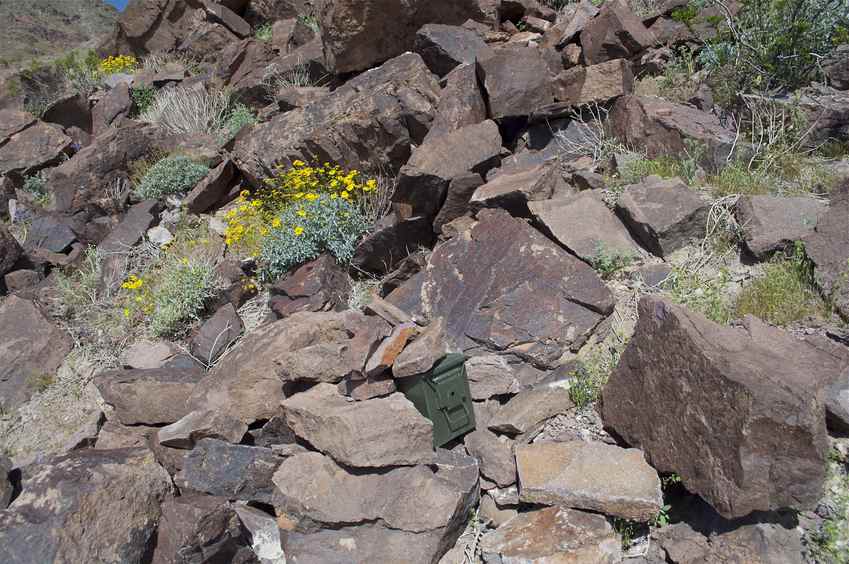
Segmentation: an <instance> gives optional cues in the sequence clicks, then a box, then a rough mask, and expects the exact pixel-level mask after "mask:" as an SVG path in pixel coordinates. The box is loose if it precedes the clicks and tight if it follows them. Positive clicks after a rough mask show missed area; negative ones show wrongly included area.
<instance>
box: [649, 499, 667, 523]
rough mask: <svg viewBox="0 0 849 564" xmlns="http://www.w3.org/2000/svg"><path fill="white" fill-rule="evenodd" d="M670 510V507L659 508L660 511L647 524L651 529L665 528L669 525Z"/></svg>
mask: <svg viewBox="0 0 849 564" xmlns="http://www.w3.org/2000/svg"><path fill="white" fill-rule="evenodd" d="M670 509H672V507H671V506H670V505H664V506H663V507H661V508H660V511H658V512H657V514H656V515H655V516H654V517H652V519H651V521H649V524H650V525H651V526H652V527H658V528H660V527H665V526H667V525H668V524H669V510H670Z"/></svg>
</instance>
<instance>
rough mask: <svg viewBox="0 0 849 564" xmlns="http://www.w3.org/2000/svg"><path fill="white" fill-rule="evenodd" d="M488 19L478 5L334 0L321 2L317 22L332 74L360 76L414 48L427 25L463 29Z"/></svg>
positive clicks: (471, 0) (467, 0)
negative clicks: (357, 73)
mask: <svg viewBox="0 0 849 564" xmlns="http://www.w3.org/2000/svg"><path fill="white" fill-rule="evenodd" d="M484 17H485V16H484V14H483V12H482V11H481V8H480V5H479V4H478V0H435V1H434V0H430V1H426V0H412V1H410V2H405V3H398V2H393V1H392V0H368V1H365V2H363V1H359V0H336V1H334V2H327V1H324V2H321V3H320V5H319V6H318V20H319V27H320V29H321V39H322V42H323V43H324V51H325V54H326V56H327V62H328V65H329V69H330V70H331V71H332V72H333V73H334V74H344V73H349V72H352V71H362V70H366V69H368V68H371V67H374V66H375V65H376V64H379V63H382V62H383V61H386V60H388V59H391V58H392V57H396V56H398V55H400V54H401V53H404V52H405V51H410V50H412V49H413V47H414V44H415V39H416V31H417V30H418V29H419V28H421V27H422V26H423V25H425V24H446V25H460V24H462V23H463V22H465V21H466V20H468V19H474V20H480V19H483V18H484Z"/></svg>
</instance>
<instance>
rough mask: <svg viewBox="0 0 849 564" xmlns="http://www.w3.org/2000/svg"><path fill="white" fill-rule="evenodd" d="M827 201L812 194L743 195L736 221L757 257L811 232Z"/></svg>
mask: <svg viewBox="0 0 849 564" xmlns="http://www.w3.org/2000/svg"><path fill="white" fill-rule="evenodd" d="M826 211H828V204H825V203H823V202H821V201H820V200H815V199H813V198H801V197H798V198H790V197H780V196H744V197H742V198H740V200H739V201H738V202H737V206H736V209H735V214H736V216H737V222H738V223H739V224H740V225H741V226H742V227H743V231H744V233H745V245H746V249H747V250H748V251H749V252H750V253H751V254H752V256H754V257H755V258H757V259H759V260H765V259H767V258H769V257H770V255H772V254H773V253H776V252H780V251H789V250H792V248H793V243H794V242H795V241H798V240H800V239H802V238H804V237H805V236H807V235H809V234H811V233H812V232H813V230H814V228H815V227H816V226H817V222H818V221H819V219H820V217H822V216H823V215H824V214H825V213H826Z"/></svg>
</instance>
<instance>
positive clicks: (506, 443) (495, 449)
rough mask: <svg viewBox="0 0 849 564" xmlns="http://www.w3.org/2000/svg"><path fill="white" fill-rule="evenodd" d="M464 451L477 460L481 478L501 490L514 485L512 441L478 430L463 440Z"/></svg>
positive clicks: (514, 466) (514, 470) (484, 430)
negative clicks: (489, 481)
mask: <svg viewBox="0 0 849 564" xmlns="http://www.w3.org/2000/svg"><path fill="white" fill-rule="evenodd" d="M463 442H464V443H465V445H466V450H467V451H468V453H469V454H470V455H471V456H474V457H475V458H477V459H478V463H479V464H480V472H481V476H483V477H484V478H486V479H488V480H491V481H493V482H495V483H496V484H498V486H500V487H502V488H506V487H508V486H512V485H513V484H515V483H516V460H515V459H514V457H513V440H512V439H508V438H507V437H503V436H502V437H499V436H498V435H496V434H495V433H493V432H491V431H488V430H487V429H478V430H477V431H474V432H473V433H469V434H468V435H466V436H465V437H464V438H463Z"/></svg>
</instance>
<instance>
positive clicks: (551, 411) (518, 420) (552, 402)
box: [488, 387, 575, 435]
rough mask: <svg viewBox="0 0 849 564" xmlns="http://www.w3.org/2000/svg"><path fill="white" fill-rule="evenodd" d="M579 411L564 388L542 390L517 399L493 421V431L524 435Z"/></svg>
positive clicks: (504, 406) (503, 406) (498, 413)
mask: <svg viewBox="0 0 849 564" xmlns="http://www.w3.org/2000/svg"><path fill="white" fill-rule="evenodd" d="M574 408H575V404H574V403H572V400H570V399H569V392H568V391H567V390H565V389H564V388H560V387H551V388H538V389H533V390H527V391H524V392H521V393H519V394H517V395H515V396H513V397H512V398H511V399H510V401H508V402H507V403H505V404H504V405H502V406H501V407H500V408H499V409H498V411H496V412H495V414H494V415H493V416H492V418H490V420H489V423H488V426H489V428H490V429H491V430H493V431H496V432H498V433H505V434H507V435H520V434H522V433H527V432H528V431H532V430H533V429H535V428H536V427H537V426H538V425H539V424H540V423H542V422H543V421H545V420H546V419H550V418H552V417H554V416H555V415H559V414H562V413H567V412H569V411H570V410H572V409H574Z"/></svg>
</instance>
